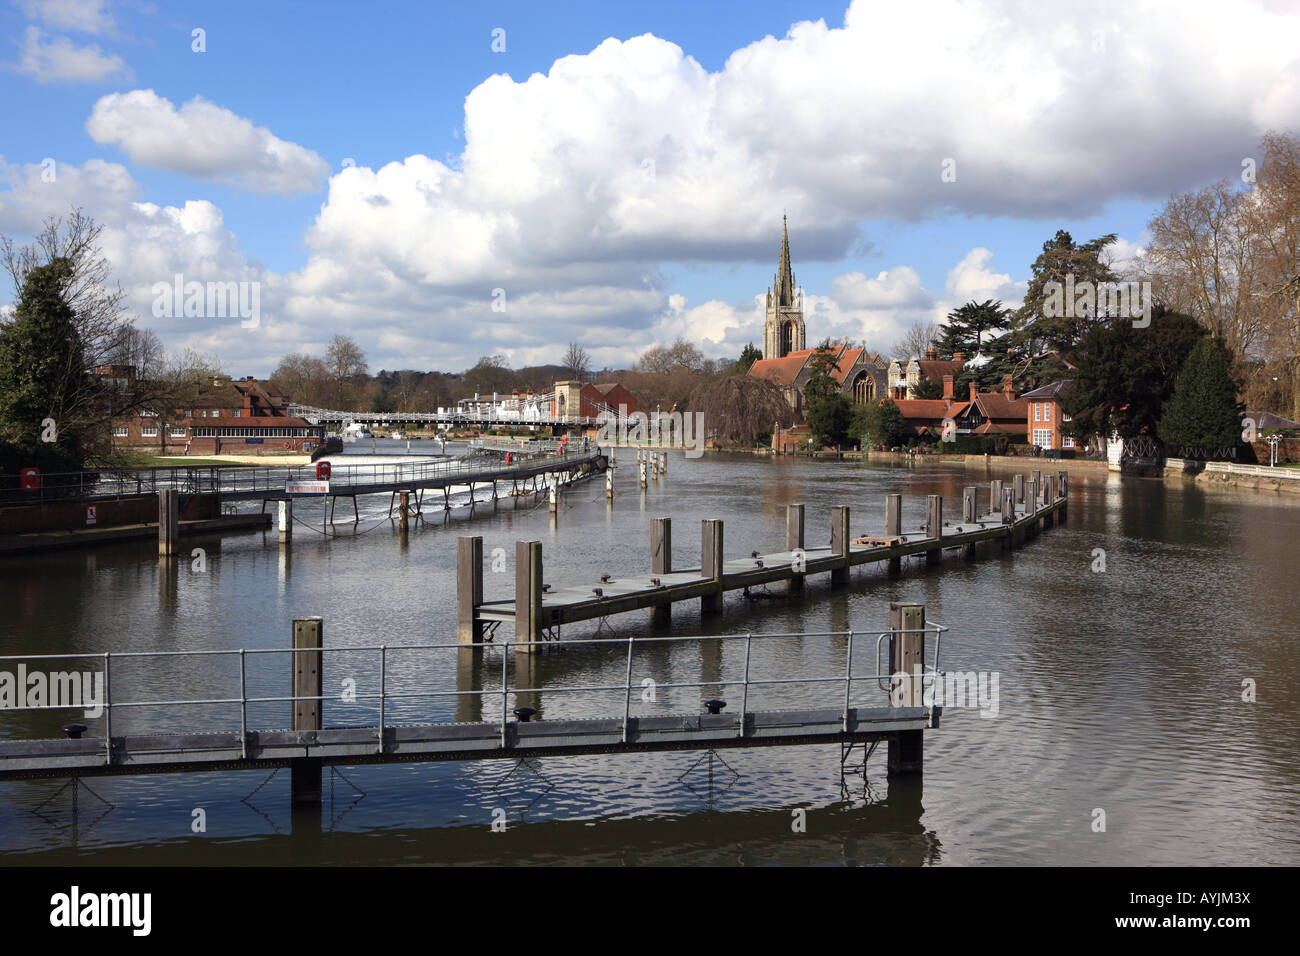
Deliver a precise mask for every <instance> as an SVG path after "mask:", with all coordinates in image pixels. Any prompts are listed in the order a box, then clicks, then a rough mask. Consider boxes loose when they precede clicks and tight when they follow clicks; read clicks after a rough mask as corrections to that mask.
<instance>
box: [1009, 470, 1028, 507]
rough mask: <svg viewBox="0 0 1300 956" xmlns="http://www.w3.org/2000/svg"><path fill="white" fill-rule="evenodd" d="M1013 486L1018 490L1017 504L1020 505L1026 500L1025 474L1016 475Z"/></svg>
mask: <svg viewBox="0 0 1300 956" xmlns="http://www.w3.org/2000/svg"><path fill="white" fill-rule="evenodd" d="M1012 486H1013V488H1014V489H1015V492H1016V504H1018V505H1020V504H1024V502H1025V476H1024V475H1016V477H1015V481H1014V482H1013V485H1012Z"/></svg>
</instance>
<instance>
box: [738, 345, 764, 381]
mask: <svg viewBox="0 0 1300 956" xmlns="http://www.w3.org/2000/svg"><path fill="white" fill-rule="evenodd" d="M762 357H763V353H762V352H760V351H759V350H758V349H756V348H755V347H754V343H753V342H748V343H746V344H745V348H744V350H743V351H741V353H740V359H739V360H738V361H737V362H736V370H737V372H739V373H740V374H742V375H743V374H745V373H746V372H748V371H749V370H750V368H752V367H753V365H754V363H755V362H757V361H758V360H759V359H761V358H762Z"/></svg>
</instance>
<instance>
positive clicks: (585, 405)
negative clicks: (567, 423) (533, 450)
mask: <svg viewBox="0 0 1300 956" xmlns="http://www.w3.org/2000/svg"><path fill="white" fill-rule="evenodd" d="M621 407H626V408H627V414H629V415H630V414H632V413H633V412H635V411H638V410H639V409H640V405H639V403H638V402H637V400H636V396H634V395H633V394H632V393H631V392H629V391H628V390H627V389H626V388H624V387H623V386H622V385H620V384H618V383H617V382H604V383H599V384H597V383H592V382H578V381H567V382H556V383H555V400H554V401H553V402H552V403H551V414H552V415H554V416H555V417H556V418H596V417H598V416H599V415H601V414H602V413H603V412H604V411H605V409H607V408H608V409H613V411H614V412H615V414H618V413H619V411H620V409H621Z"/></svg>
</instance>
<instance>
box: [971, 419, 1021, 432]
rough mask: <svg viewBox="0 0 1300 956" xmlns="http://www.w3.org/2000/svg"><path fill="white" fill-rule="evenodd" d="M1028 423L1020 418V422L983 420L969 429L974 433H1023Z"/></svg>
mask: <svg viewBox="0 0 1300 956" xmlns="http://www.w3.org/2000/svg"><path fill="white" fill-rule="evenodd" d="M1028 427H1029V426H1028V423H1027V422H1026V421H1025V420H1024V419H1022V420H1021V421H1020V422H1018V423H1017V422H992V421H990V422H985V423H984V424H982V425H978V426H976V427H975V428H973V429H972V430H971V434H974V435H1023V434H1024V433H1025V431H1026V430H1027V429H1028Z"/></svg>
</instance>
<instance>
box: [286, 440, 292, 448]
mask: <svg viewBox="0 0 1300 956" xmlns="http://www.w3.org/2000/svg"><path fill="white" fill-rule="evenodd" d="M284 447H285V448H292V447H293V442H291V441H287V442H285V443H284Z"/></svg>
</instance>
